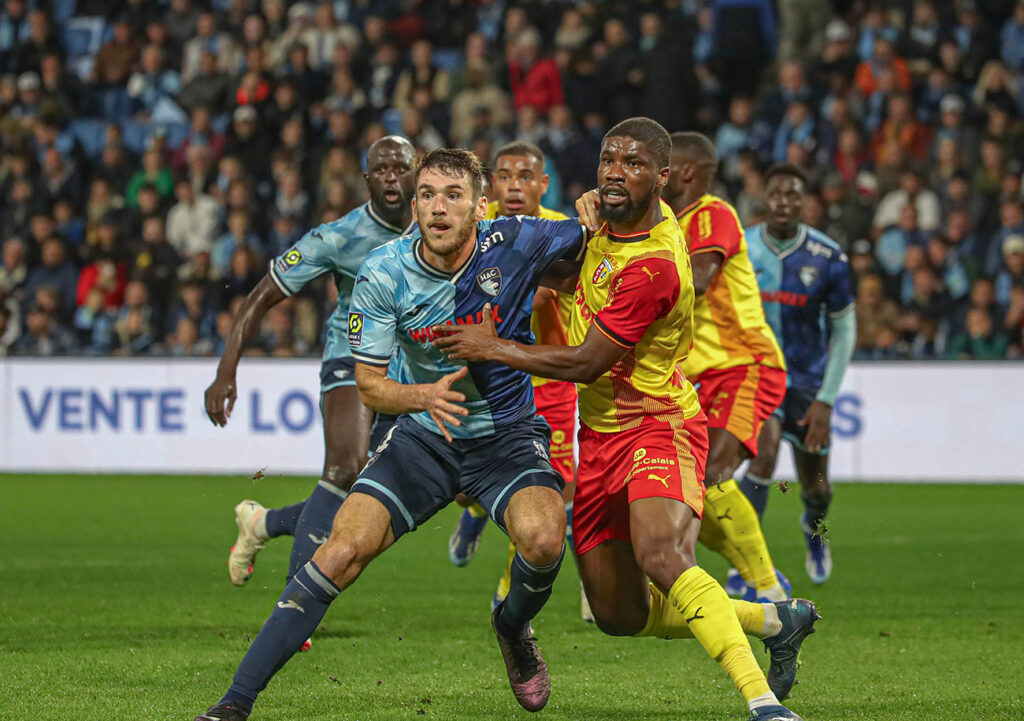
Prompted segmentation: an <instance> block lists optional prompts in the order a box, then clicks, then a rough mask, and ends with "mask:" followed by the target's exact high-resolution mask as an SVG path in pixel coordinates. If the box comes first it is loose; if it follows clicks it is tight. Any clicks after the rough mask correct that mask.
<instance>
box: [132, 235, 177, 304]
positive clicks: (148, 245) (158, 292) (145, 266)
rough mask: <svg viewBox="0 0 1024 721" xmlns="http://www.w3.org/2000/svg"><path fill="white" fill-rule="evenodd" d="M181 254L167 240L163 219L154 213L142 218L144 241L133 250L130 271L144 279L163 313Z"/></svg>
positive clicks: (168, 301)
mask: <svg viewBox="0 0 1024 721" xmlns="http://www.w3.org/2000/svg"><path fill="white" fill-rule="evenodd" d="M180 265H181V256H180V255H178V252H177V251H176V250H175V249H174V248H173V247H172V246H171V245H170V244H169V243H168V242H167V238H166V236H165V234H164V220H163V218H162V217H160V216H151V217H148V218H146V219H145V220H143V221H142V243H140V244H137V245H136V247H135V249H134V250H133V252H132V261H131V262H130V264H129V275H130V276H131V277H133V278H138V279H139V280H142V281H143V282H144V283H145V284H146V287H147V288H148V289H149V291H150V296H151V297H152V298H153V300H154V302H155V303H156V305H157V307H159V309H160V312H161V315H164V314H166V312H167V308H168V305H169V304H170V298H171V295H172V291H173V288H174V283H175V280H176V279H177V272H178V267H179V266H180Z"/></svg>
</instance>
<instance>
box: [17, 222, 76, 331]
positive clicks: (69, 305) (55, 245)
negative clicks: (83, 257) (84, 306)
mask: <svg viewBox="0 0 1024 721" xmlns="http://www.w3.org/2000/svg"><path fill="white" fill-rule="evenodd" d="M40 256H41V261H42V264H41V265H37V266H36V267H35V268H33V269H32V270H31V271H29V273H28V277H27V278H26V279H25V285H24V293H25V297H26V298H31V297H33V296H35V293H36V291H37V290H38V289H39V288H44V287H48V288H53V289H54V290H56V291H57V295H58V297H59V312H60V315H61V317H63V318H70V317H71V315H72V313H73V312H74V310H75V302H76V288H77V286H78V271H77V270H76V269H75V265H74V263H72V262H71V261H70V260H68V258H67V253H66V252H65V249H64V242H63V241H62V240H60V239H59V238H57V237H56V236H52V235H51V236H49V237H48V238H47V239H46V240H44V241H43V243H42V252H41V253H40Z"/></svg>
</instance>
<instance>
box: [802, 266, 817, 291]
mask: <svg viewBox="0 0 1024 721" xmlns="http://www.w3.org/2000/svg"><path fill="white" fill-rule="evenodd" d="M798 275H799V276H800V282H801V283H803V284H804V285H805V286H808V287H810V286H812V285H814V281H816V280H817V279H818V269H817V268H815V267H814V266H813V265H805V266H803V267H802V268H801V269H800V272H799V273H798Z"/></svg>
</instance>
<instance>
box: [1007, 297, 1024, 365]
mask: <svg viewBox="0 0 1024 721" xmlns="http://www.w3.org/2000/svg"><path fill="white" fill-rule="evenodd" d="M1004 328H1005V329H1006V333H1007V338H1008V340H1009V344H1010V345H1009V349H1008V353H1007V355H1008V356H1009V357H1012V358H1021V357H1022V356H1024V286H1019V285H1018V286H1014V287H1013V289H1011V290H1010V307H1009V308H1008V309H1007V311H1006V317H1005V319H1004Z"/></svg>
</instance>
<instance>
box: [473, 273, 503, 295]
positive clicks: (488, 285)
mask: <svg viewBox="0 0 1024 721" xmlns="http://www.w3.org/2000/svg"><path fill="white" fill-rule="evenodd" d="M476 284H477V285H478V286H480V290H482V291H483V292H484V293H486V294H487V295H490V296H495V295H497V294H498V293H500V292H501V268H498V267H495V266H491V267H490V268H484V269H483V270H482V271H480V273H479V274H478V275H477V276H476Z"/></svg>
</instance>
